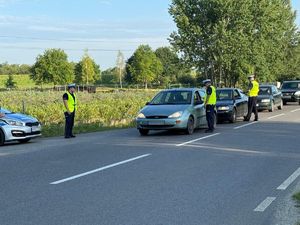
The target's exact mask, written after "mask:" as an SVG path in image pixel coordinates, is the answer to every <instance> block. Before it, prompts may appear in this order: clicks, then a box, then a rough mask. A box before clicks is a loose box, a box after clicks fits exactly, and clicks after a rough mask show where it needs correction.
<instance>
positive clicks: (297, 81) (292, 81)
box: [283, 80, 300, 83]
mask: <svg viewBox="0 0 300 225" xmlns="http://www.w3.org/2000/svg"><path fill="white" fill-rule="evenodd" d="M299 82H300V80H286V81H283V83H299Z"/></svg>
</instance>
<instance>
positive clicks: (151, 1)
mask: <svg viewBox="0 0 300 225" xmlns="http://www.w3.org/2000/svg"><path fill="white" fill-rule="evenodd" d="M170 3H171V0H128V1H125V0H0V63H3V62H8V63H18V64H23V63H25V64H33V63H34V61H35V59H36V57H37V56H38V55H39V54H43V52H44V51H45V49H48V48H61V49H64V50H65V51H66V53H67V54H68V56H69V60H70V61H75V62H78V61H79V60H80V59H81V57H82V55H83V54H84V52H85V50H86V49H87V50H88V53H89V55H90V56H91V57H93V58H94V59H95V61H96V63H97V64H99V65H100V67H101V69H102V70H103V69H107V68H109V67H114V66H115V62H116V58H117V53H118V50H120V51H122V52H123V54H124V55H125V58H129V57H130V56H131V55H132V54H133V52H134V51H135V49H136V48H137V47H138V46H139V45H141V44H149V45H150V46H151V47H152V48H153V50H155V49H156V48H158V47H161V46H168V45H169V43H168V37H169V35H170V33H171V32H172V31H174V30H176V26H175V24H174V22H173V21H172V18H171V16H170V15H169V13H168V8H169V5H170ZM292 4H293V7H294V9H295V10H298V11H299V12H300V1H299V0H292ZM297 24H298V25H299V26H300V13H299V17H298V18H297Z"/></svg>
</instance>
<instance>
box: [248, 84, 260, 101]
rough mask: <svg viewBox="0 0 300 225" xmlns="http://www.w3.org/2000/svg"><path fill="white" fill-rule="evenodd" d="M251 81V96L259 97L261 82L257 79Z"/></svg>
mask: <svg viewBox="0 0 300 225" xmlns="http://www.w3.org/2000/svg"><path fill="white" fill-rule="evenodd" d="M251 83H252V88H251V89H250V90H249V97H257V95H258V92H259V83H258V82H257V81H256V80H254V81H251Z"/></svg>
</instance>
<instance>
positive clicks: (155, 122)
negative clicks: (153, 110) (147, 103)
mask: <svg viewBox="0 0 300 225" xmlns="http://www.w3.org/2000/svg"><path fill="white" fill-rule="evenodd" d="M148 124H149V125H152V126H159V125H164V124H165V122H164V121H149V122H148Z"/></svg>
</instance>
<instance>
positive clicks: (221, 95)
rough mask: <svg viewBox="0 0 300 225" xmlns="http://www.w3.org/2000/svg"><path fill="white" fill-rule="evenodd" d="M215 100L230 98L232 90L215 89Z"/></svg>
mask: <svg viewBox="0 0 300 225" xmlns="http://www.w3.org/2000/svg"><path fill="white" fill-rule="evenodd" d="M217 100H220V101H222V100H232V90H217Z"/></svg>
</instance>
